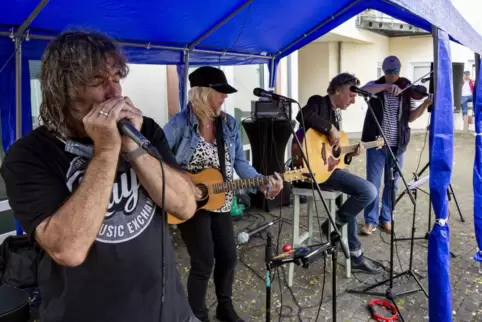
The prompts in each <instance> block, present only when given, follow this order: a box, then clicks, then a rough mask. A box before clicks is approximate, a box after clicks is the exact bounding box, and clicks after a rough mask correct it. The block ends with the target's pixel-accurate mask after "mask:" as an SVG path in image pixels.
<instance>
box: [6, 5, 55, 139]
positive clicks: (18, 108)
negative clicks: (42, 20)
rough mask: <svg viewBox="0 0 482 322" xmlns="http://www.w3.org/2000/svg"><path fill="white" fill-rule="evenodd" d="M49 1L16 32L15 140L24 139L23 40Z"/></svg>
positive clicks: (33, 12) (33, 11) (35, 9)
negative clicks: (25, 33)
mask: <svg viewBox="0 0 482 322" xmlns="http://www.w3.org/2000/svg"><path fill="white" fill-rule="evenodd" d="M48 2H49V0H42V1H40V3H39V4H38V5H37V6H36V7H35V8H34V9H33V10H32V12H31V13H30V14H29V15H28V17H27V19H25V21H24V22H23V23H22V24H21V25H20V27H18V29H17V31H16V32H15V36H14V41H15V139H16V140H18V139H20V138H21V137H22V39H23V33H24V32H25V30H26V29H27V28H28V27H29V26H30V24H31V23H32V21H33V20H34V19H35V18H36V17H37V16H38V14H39V13H40V12H41V11H42V9H43V8H44V7H45V6H46V5H47V3H48Z"/></svg>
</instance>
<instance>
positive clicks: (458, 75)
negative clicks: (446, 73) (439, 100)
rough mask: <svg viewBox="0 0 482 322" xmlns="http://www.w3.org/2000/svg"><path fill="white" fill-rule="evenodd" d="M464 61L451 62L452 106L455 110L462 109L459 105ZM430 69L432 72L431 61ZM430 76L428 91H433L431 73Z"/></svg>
mask: <svg viewBox="0 0 482 322" xmlns="http://www.w3.org/2000/svg"><path fill="white" fill-rule="evenodd" d="M464 66H465V64H464V63H452V86H453V89H452V91H453V93H454V95H453V99H454V102H453V104H454V106H455V111H456V112H460V110H461V109H462V106H461V104H460V103H461V101H462V85H461V84H462V79H463V78H464ZM430 71H432V72H433V62H432V63H431V64H430ZM431 75H432V76H431V77H430V84H429V89H428V90H429V92H430V93H432V94H433V93H434V88H435V84H434V78H433V73H432V74H431ZM431 110H432V108H431V107H430V108H429V109H428V111H429V112H431Z"/></svg>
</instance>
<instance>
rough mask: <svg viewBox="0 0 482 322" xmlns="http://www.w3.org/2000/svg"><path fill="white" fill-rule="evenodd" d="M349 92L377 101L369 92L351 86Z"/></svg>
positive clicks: (376, 97)
mask: <svg viewBox="0 0 482 322" xmlns="http://www.w3.org/2000/svg"><path fill="white" fill-rule="evenodd" d="M350 91H351V92H353V93H357V94H361V95H363V96H365V97H369V98H373V99H378V96H376V95H375V94H372V93H370V92H367V91H365V90H363V89H361V88H358V87H356V86H351V87H350Z"/></svg>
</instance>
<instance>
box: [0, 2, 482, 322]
mask: <svg viewBox="0 0 482 322" xmlns="http://www.w3.org/2000/svg"><path fill="white" fill-rule="evenodd" d="M0 7H1V8H2V10H1V11H0V90H1V92H0V116H1V122H2V140H3V146H4V149H8V147H9V146H10V145H11V144H12V143H13V142H14V141H15V139H18V138H19V137H21V136H22V135H23V134H25V133H28V132H29V131H30V130H31V124H32V122H31V112H30V99H29V97H30V96H29V92H30V88H29V86H30V84H29V78H28V77H27V75H28V60H32V59H36V60H38V59H40V57H41V54H42V52H43V50H44V48H45V46H46V45H47V43H48V40H50V39H52V38H53V37H55V35H58V34H59V33H60V32H62V31H64V30H67V29H72V28H73V27H80V28H88V29H91V30H99V31H102V32H105V33H107V34H109V35H110V36H112V37H114V38H116V39H118V40H119V41H120V42H121V44H122V45H123V46H124V49H125V51H126V54H127V56H128V58H129V61H130V62H131V63H142V64H175V65H178V71H179V73H180V74H181V75H182V76H184V77H180V79H181V82H182V84H181V88H182V89H183V90H182V93H181V97H185V93H186V89H187V86H186V82H185V79H186V75H187V70H188V67H189V65H207V64H215V65H236V64H260V63H266V64H268V67H269V71H270V82H269V83H270V87H274V83H275V76H276V66H277V65H278V62H279V60H280V59H282V58H283V57H286V56H287V55H289V54H291V53H292V52H294V51H296V50H298V49H300V48H301V47H303V46H305V45H306V44H308V43H310V42H311V41H313V40H315V39H317V38H318V37H320V36H322V35H323V34H325V33H327V32H329V31H330V30H332V29H333V28H335V27H337V26H338V25H340V24H342V23H343V22H345V21H346V20H348V19H349V18H352V17H353V16H355V15H357V14H358V13H360V12H362V11H363V10H366V9H375V10H378V11H381V12H383V13H386V14H388V15H391V16H392V17H394V18H397V19H400V20H403V21H405V22H407V23H409V24H412V25H414V26H416V27H419V28H422V29H425V30H427V31H432V33H433V39H434V52H435V57H434V62H435V72H434V75H435V80H436V81H435V84H436V85H435V87H436V89H437V92H436V96H435V105H436V108H435V109H434V111H433V112H432V122H431V132H430V146H431V151H430V165H431V166H430V171H431V176H430V192H431V195H432V200H433V206H434V211H435V215H436V218H437V220H436V223H435V225H434V228H433V230H432V233H431V234H430V241H429V255H428V262H429V293H430V301H429V308H430V321H440V322H445V321H451V320H452V309H451V287H450V280H449V257H448V254H449V251H448V250H449V229H448V225H447V222H446V219H447V216H448V206H447V199H446V188H447V186H448V184H449V182H450V177H451V173H452V171H451V170H452V159H453V155H452V154H453V118H452V113H453V107H452V105H453V104H452V77H451V58H450V48H449V39H451V40H453V41H457V42H459V43H461V44H463V45H465V46H466V47H468V48H470V49H471V50H472V51H473V52H474V53H479V54H480V53H482V37H481V36H480V35H478V34H477V33H476V32H475V30H474V29H473V28H472V27H471V26H470V25H469V24H468V23H467V22H466V21H465V20H464V19H463V17H462V16H461V15H460V13H459V12H458V11H457V10H456V9H455V8H454V7H453V5H452V4H451V2H450V0H305V1H302V2H297V1H292V0H277V1H270V0H257V1H253V0H248V1H246V0H203V1H199V0H185V1H171V0H164V1H149V0H137V1H132V0H84V1H68V0H55V1H50V2H49V1H45V0H43V1H38V0H17V1H6V2H4V3H2V4H1V6H0ZM2 36H3V37H2ZM479 59H480V58H479ZM479 65H480V64H479ZM476 88H477V90H476V92H477V93H479V92H480V90H482V85H481V83H480V82H478V84H477V86H476ZM183 94H184V95H183ZM474 101H475V102H476V103H475V111H476V113H475V115H476V120H477V124H476V128H477V132H478V131H480V128H481V126H482V115H481V112H480V107H481V105H482V96H480V95H478V96H476V100H474ZM479 116H480V117H479ZM476 150H477V151H478V152H477V156H476V162H475V164H474V191H477V192H478V193H479V194H482V192H481V191H482V182H481V180H482V175H480V173H482V161H481V160H482V152H479V151H482V141H481V139H480V136H477V146H476ZM475 173H477V176H475ZM475 218H476V220H475V222H476V232H477V238H478V242H479V249H482V206H480V205H476V206H475ZM479 231H480V233H479ZM476 258H482V257H476Z"/></svg>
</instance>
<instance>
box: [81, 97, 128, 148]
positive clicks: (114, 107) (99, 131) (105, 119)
mask: <svg viewBox="0 0 482 322" xmlns="http://www.w3.org/2000/svg"><path fill="white" fill-rule="evenodd" d="M123 101H124V100H123V98H121V97H116V98H111V99H109V100H107V101H105V102H103V103H101V104H95V105H94V107H93V108H92V109H91V110H90V112H89V113H87V115H85V116H84V118H83V119H82V122H83V123H84V128H85V131H86V132H87V135H88V136H89V137H90V138H91V139H92V141H94V148H95V150H96V151H98V152H113V153H114V154H118V151H119V150H120V146H121V136H120V133H119V130H118V129H117V120H118V119H119V116H120V113H121V111H122V108H123Z"/></svg>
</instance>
